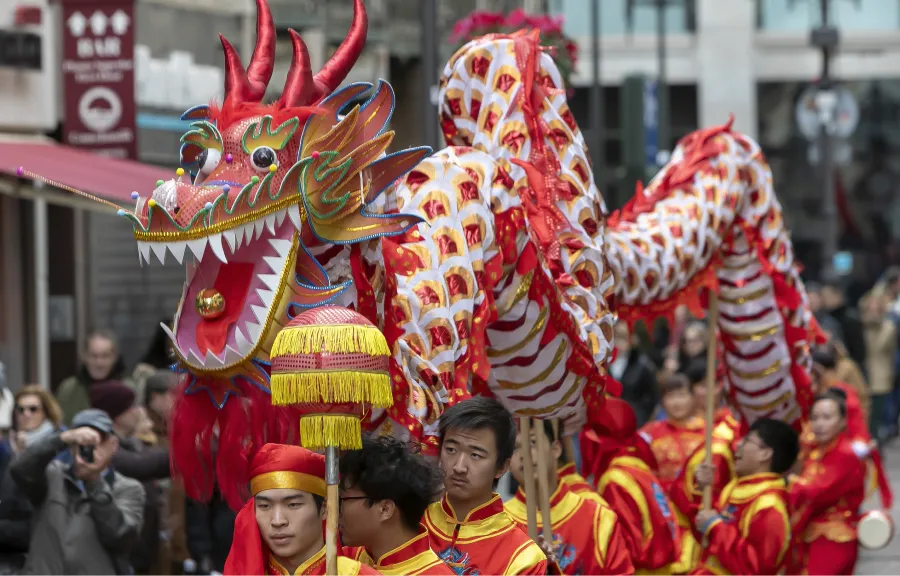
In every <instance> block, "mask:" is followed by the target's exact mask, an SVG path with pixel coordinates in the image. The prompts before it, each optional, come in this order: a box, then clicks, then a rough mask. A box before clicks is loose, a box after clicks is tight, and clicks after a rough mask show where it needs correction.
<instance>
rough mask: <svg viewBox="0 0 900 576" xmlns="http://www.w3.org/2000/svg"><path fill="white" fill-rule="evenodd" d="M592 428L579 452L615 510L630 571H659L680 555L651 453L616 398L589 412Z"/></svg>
mask: <svg viewBox="0 0 900 576" xmlns="http://www.w3.org/2000/svg"><path fill="white" fill-rule="evenodd" d="M588 419H589V422H590V425H591V427H592V428H593V429H592V430H588V431H587V432H586V433H585V434H582V437H581V439H582V446H583V447H584V448H583V450H582V454H586V453H589V454H590V457H589V458H585V464H586V465H588V466H591V471H592V475H593V477H594V481H595V482H596V483H597V492H598V493H599V494H600V496H601V498H603V499H604V500H606V501H607V502H608V503H609V506H610V508H612V509H613V511H615V513H616V514H618V515H619V522H620V524H621V526H622V533H623V535H624V536H625V543H626V545H627V546H628V550H629V552H631V563H632V564H633V565H634V568H635V573H636V574H640V573H650V574H664V573H667V572H669V571H670V570H671V568H672V566H671V565H672V563H674V562H676V561H677V560H678V558H679V554H680V548H681V547H680V544H679V540H680V530H679V528H678V527H677V525H676V522H675V513H674V511H673V509H672V505H671V503H670V502H669V498H668V496H666V493H665V491H664V490H663V488H662V486H661V485H660V483H659V480H658V479H657V478H656V475H655V474H654V473H653V471H652V469H651V467H650V465H649V464H648V462H650V463H653V462H654V458H653V453H652V451H651V450H650V447H649V446H648V445H647V442H646V441H645V440H644V439H643V438H642V437H641V436H640V435H639V434H638V433H637V420H636V419H635V417H634V411H633V410H632V409H631V406H629V405H628V404H627V403H626V402H624V401H622V400H620V399H619V398H612V397H610V398H606V401H605V402H604V404H603V406H602V407H600V409H599V410H597V411H596V412H591V411H589V413H588Z"/></svg>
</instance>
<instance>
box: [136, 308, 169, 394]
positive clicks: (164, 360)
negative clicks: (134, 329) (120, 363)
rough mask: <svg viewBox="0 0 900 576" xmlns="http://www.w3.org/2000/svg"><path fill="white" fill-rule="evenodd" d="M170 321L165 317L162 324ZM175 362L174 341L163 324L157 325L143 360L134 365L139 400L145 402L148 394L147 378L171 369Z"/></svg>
mask: <svg viewBox="0 0 900 576" xmlns="http://www.w3.org/2000/svg"><path fill="white" fill-rule="evenodd" d="M169 323H170V320H169V319H165V318H164V319H163V320H162V322H161V323H160V324H169ZM174 362H175V354H174V351H173V350H172V341H171V340H170V339H169V335H168V334H166V331H165V330H163V328H162V326H161V325H160V326H157V327H156V332H154V333H153V340H151V342H150V347H149V348H148V349H147V352H146V353H145V354H144V356H143V357H142V358H141V361H140V362H138V364H137V366H135V367H134V371H133V372H132V374H131V384H132V385H133V386H134V391H135V392H136V393H137V401H138V402H141V403H143V402H144V398H145V396H146V393H145V391H144V388H145V386H146V383H147V379H148V378H149V377H150V376H151V375H153V374H155V373H156V372H158V371H169V369H170V368H171V366H172V364H173V363H174Z"/></svg>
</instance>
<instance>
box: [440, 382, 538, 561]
mask: <svg viewBox="0 0 900 576" xmlns="http://www.w3.org/2000/svg"><path fill="white" fill-rule="evenodd" d="M515 443H516V425H515V422H514V421H513V418H512V415H510V413H509V412H508V411H507V410H506V408H504V407H503V405H502V404H500V403H499V402H497V401H496V400H494V399H490V398H484V397H476V398H471V399H469V400H465V401H463V402H460V403H458V404H456V405H454V406H453V407H451V408H449V409H448V410H447V411H446V412H444V414H442V415H441V420H440V465H441V468H442V469H443V471H444V489H445V490H446V493H445V494H444V496H443V498H441V500H440V501H439V502H435V503H433V504H431V505H430V506H429V507H428V510H427V511H426V512H425V518H424V523H425V527H426V528H427V529H428V533H429V536H430V539H431V548H432V549H433V550H434V551H435V552H437V554H438V556H440V558H441V559H442V560H443V561H444V562H446V563H447V564H448V565H450V567H451V568H453V569H454V571H455V572H456V573H457V574H545V573H546V571H547V557H546V555H545V554H544V552H543V551H542V550H541V548H540V546H538V545H537V544H536V543H535V542H534V541H533V540H531V538H529V537H528V534H527V533H526V532H525V531H524V530H522V529H521V528H519V526H518V525H517V524H516V523H515V522H513V521H512V520H511V519H510V517H509V516H508V515H507V514H506V512H505V511H504V510H503V502H502V501H501V500H500V496H499V494H497V493H496V492H494V488H495V487H496V485H497V481H498V480H499V479H500V477H501V476H503V474H504V473H505V472H506V471H507V469H508V468H509V462H510V458H511V457H512V454H513V450H514V448H515Z"/></svg>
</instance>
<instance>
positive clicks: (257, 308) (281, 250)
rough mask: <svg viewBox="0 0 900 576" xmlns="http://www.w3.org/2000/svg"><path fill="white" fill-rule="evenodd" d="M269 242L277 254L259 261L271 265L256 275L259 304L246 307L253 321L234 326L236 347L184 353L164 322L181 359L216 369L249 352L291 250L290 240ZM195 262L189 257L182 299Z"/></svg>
mask: <svg viewBox="0 0 900 576" xmlns="http://www.w3.org/2000/svg"><path fill="white" fill-rule="evenodd" d="M269 244H270V245H271V246H272V248H274V249H275V252H277V253H278V256H265V257H264V258H263V260H265V262H266V264H267V265H268V266H269V268H271V271H272V273H271V274H258V275H257V278H259V279H260V280H262V282H263V284H265V286H266V287H265V288H257V289H256V294H257V295H258V296H259V299H260V301H261V302H262V305H259V304H253V305H251V306H250V309H251V310H252V311H253V316H254V317H255V318H256V320H257V321H256V322H245V323H244V326H243V330H241V328H240V327H235V329H234V338H235V345H236V346H237V349H236V350H235V349H234V348H232V347H231V346H228V345H226V346H225V350H223V351H222V353H221V354H220V355H218V356H217V355H215V354H213V353H212V352H210V351H208V350H207V352H206V357H205V358H201V357H200V355H199V354H198V353H197V352H195V351H193V350H191V351H189V352H185V351H184V350H182V349H181V347H180V346H179V345H178V340H177V339H176V338H175V334H173V333H172V330H171V329H170V328H169V327H168V326H167V325H166V324H165V323H162V324H160V326H162V328H163V330H165V331H166V334H167V335H168V336H169V339H171V340H172V344H173V345H174V346H175V347H176V348H178V353H179V354H180V355H181V357H182V358H185V359H186V360H187V361H188V362H189V363H190V364H191V365H192V366H196V367H202V368H205V369H208V370H214V369H216V368H225V367H227V366H231V365H233V364H236V363H238V362H240V361H241V360H242V359H243V358H246V357H247V355H249V354H250V353H251V352H252V351H253V346H254V345H255V344H256V342H258V341H259V337H260V334H262V327H263V325H265V323H266V317H267V316H268V313H269V310H270V309H271V308H272V305H273V304H274V302H275V295H276V293H277V290H278V281H279V279H280V278H281V274H282V272H283V271H284V267H285V265H286V263H287V259H288V256H289V255H290V252H291V241H290V240H280V239H278V238H270V239H269ZM197 267H198V264H197V262H196V261H195V260H189V261H188V263H187V281H186V282H185V285H184V293H183V294H182V299H184V298H185V296H186V295H187V290H188V287H189V286H190V285H191V280H193V278H194V274H196V273H197ZM191 304H192V303H190V302H187V301H184V303H183V306H188V305H191ZM181 310H182V308H181V307H179V309H178V315H177V316H176V317H175V326H177V325H178V321H179V318H180V316H181Z"/></svg>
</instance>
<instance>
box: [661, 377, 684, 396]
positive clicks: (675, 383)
mask: <svg viewBox="0 0 900 576" xmlns="http://www.w3.org/2000/svg"><path fill="white" fill-rule="evenodd" d="M676 390H687V391H688V392H691V381H690V380H688V377H687V376H685V375H684V374H682V373H680V372H679V373H677V374H667V375H665V376H663V377H662V378H660V380H659V397H660V398H663V397H665V396H666V395H667V394H669V393H671V392H675V391H676Z"/></svg>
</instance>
